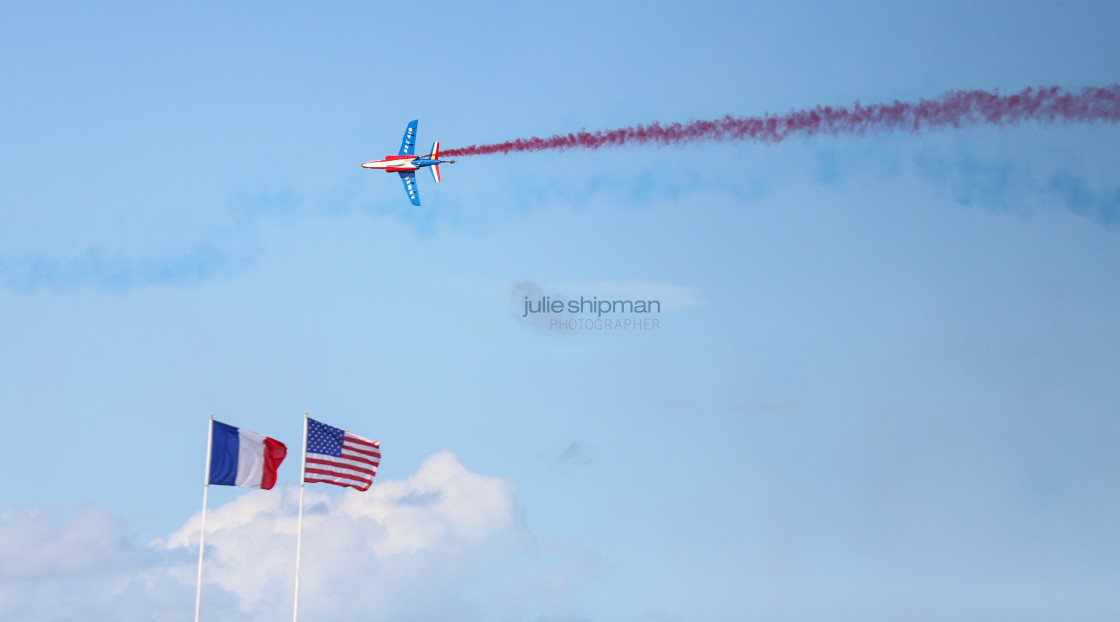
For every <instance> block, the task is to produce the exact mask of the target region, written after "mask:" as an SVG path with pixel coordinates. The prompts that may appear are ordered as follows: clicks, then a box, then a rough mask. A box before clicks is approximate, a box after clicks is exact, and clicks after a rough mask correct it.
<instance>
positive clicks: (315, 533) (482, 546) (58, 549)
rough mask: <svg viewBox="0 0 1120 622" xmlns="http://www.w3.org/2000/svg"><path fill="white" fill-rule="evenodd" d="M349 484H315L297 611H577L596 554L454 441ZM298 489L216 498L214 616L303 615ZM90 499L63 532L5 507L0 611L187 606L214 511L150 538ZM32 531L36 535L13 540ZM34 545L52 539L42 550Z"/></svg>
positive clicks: (60, 613) (45, 615)
mask: <svg viewBox="0 0 1120 622" xmlns="http://www.w3.org/2000/svg"><path fill="white" fill-rule="evenodd" d="M336 491H337V489H333V488H332V487H327V486H320V487H311V486H309V487H308V488H307V489H306V490H305V493H304V495H305V496H304V525H303V553H302V555H303V562H302V571H301V577H300V581H301V586H300V615H301V616H304V615H306V616H307V618H308V619H330V620H341V621H345V620H380V619H390V618H392V619H397V620H399V619H404V620H408V619H416V620H421V619H424V620H427V619H432V618H436V617H454V618H456V619H459V620H472V619H528V618H533V619H538V618H555V617H570V615H571V613H572V611H573V606H572V604H571V602H572V595H573V594H574V592H575V588H576V586H577V584H578V583H579V582H580V581H581V577H584V576H586V574H587V572H588V569H589V567H591V566H594V565H595V563H596V562H595V560H594V558H593V557H588V556H587V555H586V554H584V553H581V552H580V551H581V549H580V547H579V546H578V545H573V543H567V544H566V545H565V546H563V547H549V546H543V545H541V544H540V543H539V542H538V541H536V540H535V539H534V538H533V537H532V535H531V534H530V532H529V530H528V528H527V527H526V525H525V523H524V521H523V519H522V514H521V511H520V510H519V508H518V506H517V503H516V497H515V491H514V488H513V486H512V484H511V483H510V482H508V481H506V480H503V479H501V478H497V477H490V476H485V475H480V474H477V473H474V472H471V471H470V470H469V469H467V468H466V467H465V466H463V465H462V464H461V463H460V462H459V461H458V459H457V458H456V457H455V456H454V455H453V454H451V453H450V452H446V451H445V452H442V453H439V454H436V455H433V456H431V457H429V458H428V459H427V460H425V461H424V462H423V464H421V465H420V467H419V469H418V470H417V471H416V473H414V474H413V475H411V476H410V477H408V478H406V479H404V480H399V481H384V482H379V483H376V484H375V485H374V486H373V487H372V488H371V489H370V490H369V491H367V492H364V493H360V492H357V491H352V490H346V491H344V492H342V491H339V492H341V494H336V495H333V496H332V495H331V494H329V493H330V492H336ZM298 499H299V489H298V488H297V487H294V486H293V487H287V488H284V489H280V490H273V491H257V492H249V493H246V494H243V495H241V496H239V497H238V498H237V499H235V500H234V501H231V502H229V503H226V504H225V505H222V506H220V507H216V508H213V509H211V510H210V511H209V512H208V513H207V517H206V531H207V535H206V563H205V568H204V582H203V593H202V600H203V613H204V615H205V617H206V619H207V620H215V621H218V620H224V621H235V620H236V621H246V622H252V621H257V620H261V621H264V620H275V619H278V618H279V619H284V618H286V617H287V616H290V615H291V608H292V587H293V583H294V563H295V540H296V524H297V515H298ZM87 514H88V515H83V516H75V519H74V520H72V521H70V522H69V523H67V525H65V526H64V527H63V528H61V529H53V531H52V529H51V528H50V525H49V521H48V520H47V519H46V518H45V517H43V516H42V515H40V514H37V513H35V512H25V513H20V514H11V513H10V514H6V515H4V517H3V521H2V522H0V544H3V545H4V547H3V549H2V550H3V552H2V553H0V572H3V574H2V575H0V619H42V620H68V619H69V620H72V619H78V618H81V619H90V620H99V619H106V620H108V619H112V620H133V619H135V620H164V619H168V620H170V619H185V618H187V617H189V615H190V614H191V613H192V609H193V605H194V587H195V572H196V568H197V567H196V561H197V551H198V548H197V547H198V538H199V522H200V518H201V515H200V514H199V515H195V516H192V517H191V518H190V519H189V520H188V521H187V522H186V524H184V525H183V527H182V528H180V529H179V530H178V531H176V532H175V533H173V534H171V535H170V536H169V537H168V538H167V540H166V541H165V542H164V541H157V542H155V543H153V544H152V545H151V546H148V547H143V546H137V545H132V544H129V543H128V540H127V538H126V537H125V536H124V535H123V534H124V530H123V524H122V521H120V519H114V518H112V517H109V516H108V515H107V514H105V513H104V512H103V511H101V510H96V509H91V510H88V511H87ZM28 534H31V535H30V536H29V535H28ZM19 540H23V541H26V542H27V544H26V546H22V547H21V546H9V545H10V544H12V543H14V542H17V541H19ZM553 549H555V550H553ZM36 550H45V551H54V552H55V553H52V554H51V555H48V556H46V557H45V558H44V560H42V561H40V562H38V563H37V564H31V563H29V562H30V560H31V558H32V556H33V553H34V552H35V551H36ZM19 568H25V570H22V571H17V570H13V569H19Z"/></svg>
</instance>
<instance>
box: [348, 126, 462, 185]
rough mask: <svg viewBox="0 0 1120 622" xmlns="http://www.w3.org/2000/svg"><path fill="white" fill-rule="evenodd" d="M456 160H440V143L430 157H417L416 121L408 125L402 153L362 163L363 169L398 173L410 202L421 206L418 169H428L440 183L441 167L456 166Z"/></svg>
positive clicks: (402, 143)
mask: <svg viewBox="0 0 1120 622" xmlns="http://www.w3.org/2000/svg"><path fill="white" fill-rule="evenodd" d="M454 163H455V160H440V159H439V141H438V140H437V141H436V142H435V144H433V145H432V152H431V153H429V154H428V155H422V156H418V155H416V121H413V122H411V123H409V124H408V127H406V128H405V129H404V139H402V140H401V151H400V153H398V154H397V155H387V156H385V159H384V160H373V161H371V162H364V163H362V168H379V169H381V170H383V171H385V172H386V173H396V174H398V175H400V176H401V181H402V182H404V191H405V192H407V193H408V200H409V201H412V204H413V205H417V206H418V205H420V190H419V189H417V187H416V169H420V168H424V167H428V170H430V171H431V172H432V179H434V180H436V183H439V181H440V177H439V165H440V164H454Z"/></svg>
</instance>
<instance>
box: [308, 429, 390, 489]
mask: <svg viewBox="0 0 1120 622" xmlns="http://www.w3.org/2000/svg"><path fill="white" fill-rule="evenodd" d="M379 464H381V441H371V440H369V439H366V438H362V437H360V436H358V435H357V434H352V433H350V432H347V431H345V430H341V429H339V428H332V427H331V426H329V425H327V424H325V423H319V422H318V421H315V420H314V419H310V418H308V420H307V462H306V463H305V464H304V467H303V481H305V482H325V483H327V484H334V485H335V486H350V487H351V488H357V489H358V490H368V489H369V486H370V484H372V483H373V476H374V475H377V465H379Z"/></svg>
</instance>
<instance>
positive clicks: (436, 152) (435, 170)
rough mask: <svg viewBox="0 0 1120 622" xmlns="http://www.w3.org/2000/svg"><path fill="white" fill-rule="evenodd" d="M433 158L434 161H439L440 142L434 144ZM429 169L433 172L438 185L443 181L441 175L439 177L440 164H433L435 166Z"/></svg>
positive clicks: (433, 177)
mask: <svg viewBox="0 0 1120 622" xmlns="http://www.w3.org/2000/svg"><path fill="white" fill-rule="evenodd" d="M431 158H432V159H433V160H438V159H439V141H438V140H437V141H436V142H435V143H433V144H432V155H431ZM428 169H430V170H431V171H432V179H434V180H436V183H437V184H438V183H439V182H440V181H441V180H440V175H439V165H438V164H433V165H431V166H429V167H428Z"/></svg>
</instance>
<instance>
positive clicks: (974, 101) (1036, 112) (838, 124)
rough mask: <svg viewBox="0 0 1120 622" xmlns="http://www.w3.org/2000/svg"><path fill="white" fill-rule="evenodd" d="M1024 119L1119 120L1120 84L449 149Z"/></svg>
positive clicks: (481, 150) (768, 136)
mask: <svg viewBox="0 0 1120 622" xmlns="http://www.w3.org/2000/svg"><path fill="white" fill-rule="evenodd" d="M1025 121H1048V122H1051V123H1062V122H1074V121H1076V122H1086V121H1107V122H1113V123H1115V122H1116V121H1120V85H1118V84H1114V85H1112V86H1108V87H1104V88H1100V87H1086V88H1083V89H1081V91H1080V92H1078V93H1073V92H1070V91H1065V90H1062V89H1060V88H1058V87H1056V86H1051V87H1039V88H1037V89H1034V88H1028V89H1024V90H1022V91H1020V92H1018V93H1016V94H1014V95H1000V94H999V93H995V92H988V91H950V92H948V93H945V94H944V95H942V96H941V97H939V98H937V99H921V100H918V101H917V102H900V101H895V102H894V103H890V104H872V105H870V106H862V105H860V103H859V102H858V101H857V102H856V103H855V104H854V105H852V106H851V107H849V108H832V107H830V106H817V107H816V108H814V109H812V110H794V111H791V112H789V113H787V114H784V115H765V116H761V117H732V116H730V115H728V116H726V117H724V118H722V119H718V120H716V121H693V122H692V123H689V124H687V125H681V124H680V123H673V124H672V125H666V126H662V125H661V124H660V123H657V122H656V121H654V122H653V123H651V124H649V125H638V126H635V127H624V128H620V129H616V130H600V131H597V132H588V131H586V130H582V131H580V132H578V133H576V134H564V135H560V134H558V135H556V136H551V137H549V138H535V137H534V138H528V139H525V138H518V139H516V140H507V141H506V142H504V143H494V144H490V145H471V146H470V147H460V148H458V149H448V150H446V151H444V152H443V153H442V155H445V156H448V157H454V156H470V155H487V154H491V153H510V152H513V151H543V150H546V149H555V150H564V149H598V148H600V147H607V146H612V147H613V146H622V145H631V144H638V145H643V144H648V143H657V144H661V145H677V144H681V143H688V142H695V141H701V140H713V141H717V142H719V141H725V140H727V141H730V140H753V141H758V142H762V143H779V142H782V141H783V140H785V139H787V138H792V137H794V136H815V135H817V134H825V135H830V136H839V135H842V134H847V135H861V134H865V133H867V132H878V131H892V130H910V131H911V132H917V131H919V130H922V129H937V128H943V127H950V126H951V127H964V126H969V125H981V124H985V125H1014V124H1017V123H1023V122H1025Z"/></svg>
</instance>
